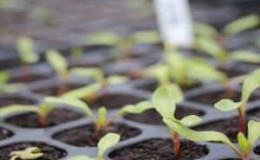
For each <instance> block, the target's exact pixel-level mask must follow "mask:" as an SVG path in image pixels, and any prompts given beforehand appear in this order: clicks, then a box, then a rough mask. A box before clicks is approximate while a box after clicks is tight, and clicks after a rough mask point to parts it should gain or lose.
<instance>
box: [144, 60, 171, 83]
mask: <svg viewBox="0 0 260 160" xmlns="http://www.w3.org/2000/svg"><path fill="white" fill-rule="evenodd" d="M143 76H144V77H153V78H156V79H157V80H158V81H159V83H160V85H168V84H170V75H169V67H168V66H167V65H165V64H157V65H154V66H151V67H149V68H147V69H145V70H144V71H143Z"/></svg>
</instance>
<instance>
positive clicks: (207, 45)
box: [196, 37, 227, 61]
mask: <svg viewBox="0 0 260 160" xmlns="http://www.w3.org/2000/svg"><path fill="white" fill-rule="evenodd" d="M196 48H197V49H198V50H200V51H202V52H203V53H206V54H209V55H211V56H213V57H215V58H217V59H218V60H220V61H223V60H226V59H227V53H226V51H225V50H223V49H222V48H221V47H220V46H219V45H218V44H217V43H216V42H214V40H212V39H209V38H205V37H198V38H197V40H196Z"/></svg>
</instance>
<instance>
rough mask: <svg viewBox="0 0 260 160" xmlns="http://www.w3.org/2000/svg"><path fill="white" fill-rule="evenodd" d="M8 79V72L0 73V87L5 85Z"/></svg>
mask: <svg viewBox="0 0 260 160" xmlns="http://www.w3.org/2000/svg"><path fill="white" fill-rule="evenodd" d="M9 78H10V73H9V72H8V71H1V72H0V87H2V86H3V85H5V84H6V83H7V82H8V80H9Z"/></svg>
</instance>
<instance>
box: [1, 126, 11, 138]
mask: <svg viewBox="0 0 260 160" xmlns="http://www.w3.org/2000/svg"><path fill="white" fill-rule="evenodd" d="M12 135H13V133H12V132H11V131H9V130H7V129H5V128H2V127H0V140H4V139H6V138H8V137H11V136H12Z"/></svg>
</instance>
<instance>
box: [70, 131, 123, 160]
mask: <svg viewBox="0 0 260 160" xmlns="http://www.w3.org/2000/svg"><path fill="white" fill-rule="evenodd" d="M119 140H120V135H118V134H115V133H107V134H106V135H105V136H104V137H102V138H101V139H100V140H99V142H98V146H97V149H98V151H97V157H95V158H93V157H88V156H85V155H79V156H74V157H71V158H69V159H68V160H105V153H106V151H107V150H108V149H109V148H111V147H114V146H115V145H116V144H117V143H118V142H119Z"/></svg>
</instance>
